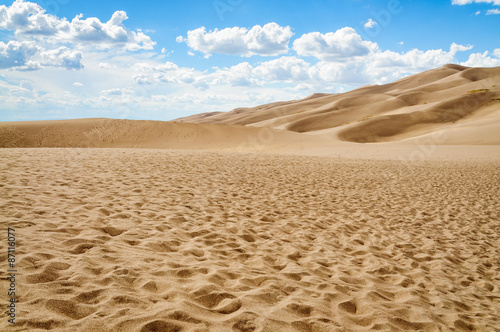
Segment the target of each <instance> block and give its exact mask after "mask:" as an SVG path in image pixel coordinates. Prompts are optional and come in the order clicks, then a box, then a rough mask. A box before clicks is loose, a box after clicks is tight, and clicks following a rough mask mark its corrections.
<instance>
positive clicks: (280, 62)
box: [253, 56, 310, 81]
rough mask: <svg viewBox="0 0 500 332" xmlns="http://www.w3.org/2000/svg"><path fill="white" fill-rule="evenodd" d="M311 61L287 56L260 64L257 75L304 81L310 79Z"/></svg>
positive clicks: (274, 79)
mask: <svg viewBox="0 0 500 332" xmlns="http://www.w3.org/2000/svg"><path fill="white" fill-rule="evenodd" d="M309 67H310V65H309V63H307V62H306V61H304V60H302V59H298V58H296V57H292V56H287V57H281V58H279V59H275V60H271V61H267V62H264V63H262V64H260V65H259V66H258V67H256V68H255V70H254V71H253V72H254V74H255V75H257V76H259V77H261V78H263V79H265V80H269V81H304V80H307V79H309V72H308V71H309Z"/></svg>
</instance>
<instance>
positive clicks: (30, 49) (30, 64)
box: [0, 41, 83, 70]
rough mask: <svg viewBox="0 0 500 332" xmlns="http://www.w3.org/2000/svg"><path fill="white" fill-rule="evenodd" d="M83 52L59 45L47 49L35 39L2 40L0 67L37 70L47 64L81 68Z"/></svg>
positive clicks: (0, 44)
mask: <svg viewBox="0 0 500 332" xmlns="http://www.w3.org/2000/svg"><path fill="white" fill-rule="evenodd" d="M81 60H82V53H81V52H79V51H74V50H70V49H68V48H67V47H64V46H63V47H59V48H57V49H53V50H45V49H43V48H42V47H39V46H37V45H36V44H35V42H33V41H22V42H19V41H9V42H8V43H7V44H5V43H4V42H1V41H0V69H5V68H12V69H17V70H37V69H40V68H42V67H46V66H53V67H63V68H66V69H81V68H83V65H82V63H81Z"/></svg>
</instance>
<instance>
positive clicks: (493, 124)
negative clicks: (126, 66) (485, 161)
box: [177, 65, 500, 144]
mask: <svg viewBox="0 0 500 332" xmlns="http://www.w3.org/2000/svg"><path fill="white" fill-rule="evenodd" d="M177 121H181V122H196V123H201V122H204V123H225V124H232V125H245V126H256V127H268V128H276V129H286V130H289V131H294V132H300V133H311V134H316V135H319V134H326V135H327V136H328V137H329V138H333V139H341V140H345V141H352V142H359V143H367V142H382V141H402V140H408V139H413V138H415V137H419V136H421V135H427V134H430V133H432V132H436V131H445V132H446V133H447V134H449V138H448V135H446V137H444V138H443V140H442V142H441V143H442V144H500V135H494V136H492V135H484V133H485V131H486V133H493V132H495V131H496V132H498V131H500V67H496V68H468V67H464V66H458V65H446V66H443V67H441V68H437V69H433V70H430V71H426V72H423V73H420V74H416V75H412V76H409V77H405V78H403V79H401V80H398V81H396V82H394V83H390V84H385V85H380V86H378V85H375V86H366V87H362V88H359V89H356V90H353V91H350V92H347V93H341V94H335V95H328V94H315V95H312V96H310V97H308V98H305V99H302V100H298V101H289V102H281V103H273V104H268V105H262V106H258V107H254V108H246V109H236V110H233V111H230V112H226V113H220V112H219V113H214V114H206V113H205V114H202V115H193V116H190V117H186V118H182V119H178V120H177ZM481 134H483V135H481ZM484 136H488V139H486V140H485V139H484ZM481 137H483V138H481Z"/></svg>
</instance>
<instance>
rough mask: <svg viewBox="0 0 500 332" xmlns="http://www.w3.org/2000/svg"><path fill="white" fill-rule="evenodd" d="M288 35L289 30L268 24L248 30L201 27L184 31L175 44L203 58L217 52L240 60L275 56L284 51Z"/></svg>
mask: <svg viewBox="0 0 500 332" xmlns="http://www.w3.org/2000/svg"><path fill="white" fill-rule="evenodd" d="M292 36H293V32H292V29H291V28H290V27H288V26H287V27H282V26H280V25H278V24H276V23H268V24H266V25H264V26H260V25H256V26H254V27H252V28H251V29H247V28H242V27H234V28H226V29H222V30H218V29H215V30H213V31H208V32H207V31H206V29H205V27H201V28H198V29H195V30H190V31H188V33H187V37H183V36H179V37H177V42H179V43H181V42H185V43H186V44H187V45H188V46H189V47H190V48H191V49H193V50H195V51H198V52H201V53H203V54H205V55H209V54H212V53H220V54H230V55H240V56H244V57H250V56H253V55H262V56H275V55H279V54H284V53H287V52H288V44H289V42H290V38H291V37H292Z"/></svg>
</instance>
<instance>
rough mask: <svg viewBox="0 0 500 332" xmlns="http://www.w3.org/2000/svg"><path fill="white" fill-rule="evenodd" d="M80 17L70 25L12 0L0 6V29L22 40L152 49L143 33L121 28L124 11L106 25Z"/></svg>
mask: <svg viewBox="0 0 500 332" xmlns="http://www.w3.org/2000/svg"><path fill="white" fill-rule="evenodd" d="M82 17H83V15H82V14H80V15H78V16H76V17H75V18H74V19H73V20H72V21H71V22H70V21H68V20H67V19H66V18H62V19H60V18H58V17H56V16H54V15H50V14H47V13H46V11H45V9H43V8H42V7H41V6H39V5H38V4H36V3H33V2H25V1H23V0H16V1H14V3H13V4H12V5H11V6H10V7H7V6H5V5H2V6H0V29H4V30H10V31H14V33H15V35H16V36H18V37H19V38H23V39H29V38H33V39H52V41H58V42H67V43H79V44H82V45H85V46H87V45H92V46H94V47H96V46H97V47H100V48H113V47H117V48H125V49H127V50H131V51H136V50H140V49H145V50H150V49H153V46H154V45H155V42H153V41H152V40H151V38H150V37H149V36H147V35H145V34H144V33H143V32H140V31H138V32H135V31H131V30H129V29H127V28H126V27H125V26H124V25H123V21H125V20H126V19H127V18H128V17H127V14H126V13H125V12H124V11H117V12H115V13H114V14H113V15H112V17H111V19H110V20H109V21H108V22H106V23H103V22H101V21H100V20H99V19H98V18H95V17H90V18H87V19H82ZM89 42H90V43H89Z"/></svg>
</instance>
